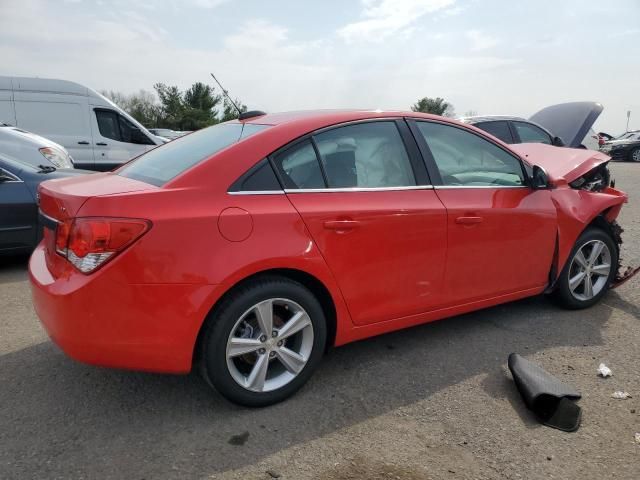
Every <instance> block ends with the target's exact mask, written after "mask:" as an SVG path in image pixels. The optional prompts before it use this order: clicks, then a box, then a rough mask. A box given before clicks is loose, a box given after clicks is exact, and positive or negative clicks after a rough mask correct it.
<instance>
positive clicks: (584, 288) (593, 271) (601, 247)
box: [569, 240, 611, 301]
mask: <svg viewBox="0 0 640 480" xmlns="http://www.w3.org/2000/svg"><path fill="white" fill-rule="evenodd" d="M610 273H611V252H610V251H609V247H607V245H606V244H605V243H604V242H603V241H601V240H591V241H590V242H587V243H585V244H584V245H582V246H581V247H580V249H579V250H578V251H577V252H576V254H575V255H574V256H573V260H572V261H571V266H570V267H569V290H570V291H571V294H572V295H573V296H574V297H575V298H576V299H577V300H580V301H587V300H591V299H592V298H593V297H595V296H596V295H598V294H599V293H600V292H601V291H602V290H603V289H604V288H605V286H606V285H607V282H608V280H609V274H610Z"/></svg>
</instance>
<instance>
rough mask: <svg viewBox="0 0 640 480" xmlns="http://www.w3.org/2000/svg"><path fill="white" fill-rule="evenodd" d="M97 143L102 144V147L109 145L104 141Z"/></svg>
mask: <svg viewBox="0 0 640 480" xmlns="http://www.w3.org/2000/svg"><path fill="white" fill-rule="evenodd" d="M96 145H100V146H101V147H106V146H107V144H106V143H104V142H98V143H96Z"/></svg>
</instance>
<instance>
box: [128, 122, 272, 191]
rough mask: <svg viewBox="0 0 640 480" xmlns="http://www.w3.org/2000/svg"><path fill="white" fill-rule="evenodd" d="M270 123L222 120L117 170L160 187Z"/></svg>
mask: <svg viewBox="0 0 640 480" xmlns="http://www.w3.org/2000/svg"><path fill="white" fill-rule="evenodd" d="M268 127H269V125H256V124H252V123H247V124H243V123H221V124H218V125H214V126H212V127H208V128H204V129H202V130H199V131H197V132H195V133H192V134H191V135H186V136H184V137H180V138H178V139H176V140H174V141H172V142H171V143H167V144H165V145H162V146H161V147H157V148H154V149H153V150H150V151H149V152H147V153H145V154H143V155H141V156H139V157H138V158H136V159H135V160H133V161H131V162H129V163H127V164H126V165H125V166H123V167H122V168H120V169H119V170H118V171H117V173H118V175H121V176H123V177H127V178H133V179H135V180H140V181H142V182H146V183H150V184H152V185H157V186H162V185H164V184H165V183H167V182H168V181H169V180H171V179H172V178H174V177H176V176H178V175H179V174H181V173H182V172H184V171H185V170H187V169H188V168H191V167H193V166H194V165H195V164H197V163H199V162H201V161H202V160H204V159H206V158H209V157H210V156H211V155H213V154H214V153H216V152H218V151H219V150H222V149H223V148H225V147H228V146H229V145H231V144H232V143H236V142H239V141H240V140H242V139H243V138H246V137H248V136H250V135H253V134H254V133H256V132H259V131H260V130H264V129H265V128H268Z"/></svg>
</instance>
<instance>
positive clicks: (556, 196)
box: [551, 187, 629, 278]
mask: <svg viewBox="0 0 640 480" xmlns="http://www.w3.org/2000/svg"><path fill="white" fill-rule="evenodd" d="M628 198H629V197H628V196H627V194H626V193H624V192H622V191H620V190H616V189H615V188H611V187H607V188H605V189H604V190H603V191H601V192H590V191H586V190H576V189H573V188H558V189H556V190H553V191H552V192H551V199H552V201H553V202H554V204H555V206H556V210H557V215H558V217H557V218H558V254H557V268H556V272H557V274H556V275H557V276H558V275H560V272H561V271H562V269H563V268H564V265H565V263H566V262H567V259H568V258H569V255H570V254H571V250H572V249H573V246H574V244H575V243H576V240H577V239H578V237H579V236H580V234H581V233H582V232H583V231H584V230H585V229H586V228H587V227H588V226H589V225H590V224H591V223H592V222H593V221H594V220H595V219H596V217H598V216H599V215H602V217H603V218H604V220H605V221H606V222H607V223H609V224H611V223H612V222H613V221H614V220H615V219H616V218H617V217H618V215H619V214H620V210H621V208H622V205H623V204H625V203H627V201H628ZM557 276H556V278H557Z"/></svg>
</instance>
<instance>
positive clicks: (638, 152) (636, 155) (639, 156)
mask: <svg viewBox="0 0 640 480" xmlns="http://www.w3.org/2000/svg"><path fill="white" fill-rule="evenodd" d="M631 160H633V161H634V162H640V148H636V149H635V150H634V151H633V152H631Z"/></svg>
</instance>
